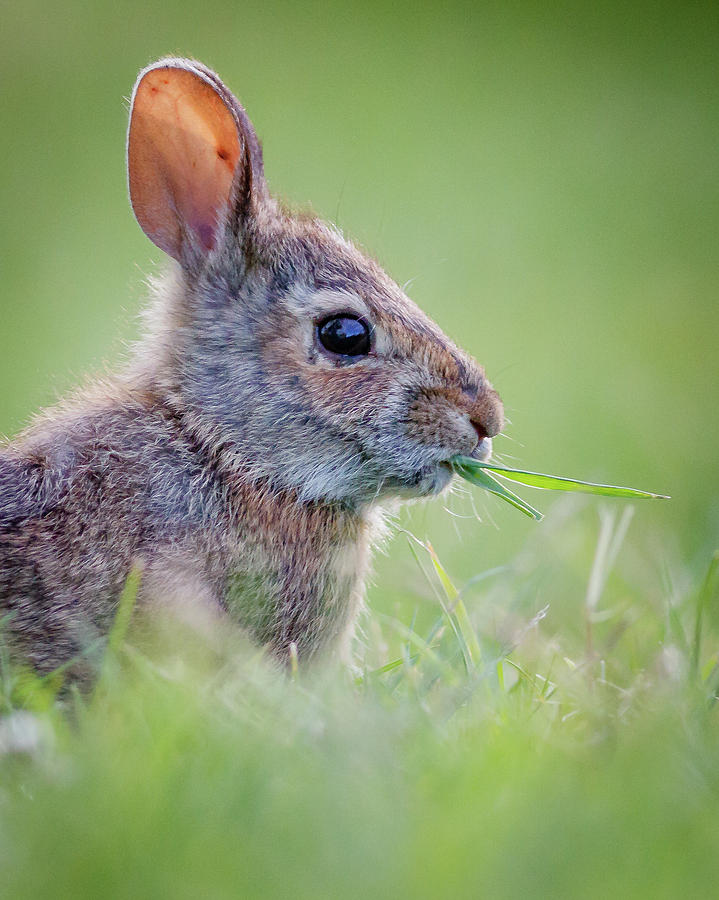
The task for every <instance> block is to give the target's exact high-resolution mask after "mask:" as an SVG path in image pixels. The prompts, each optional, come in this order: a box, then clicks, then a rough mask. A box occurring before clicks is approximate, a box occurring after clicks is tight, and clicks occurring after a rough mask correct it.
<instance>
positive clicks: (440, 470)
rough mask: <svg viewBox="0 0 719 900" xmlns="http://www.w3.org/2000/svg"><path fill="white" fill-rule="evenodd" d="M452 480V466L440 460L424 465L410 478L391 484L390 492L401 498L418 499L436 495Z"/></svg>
mask: <svg viewBox="0 0 719 900" xmlns="http://www.w3.org/2000/svg"><path fill="white" fill-rule="evenodd" d="M451 480H452V467H451V466H450V464H449V463H446V462H441V463H436V464H435V465H433V466H426V467H425V468H423V469H420V470H419V471H418V472H416V473H415V474H414V475H413V476H412V477H411V478H410V479H408V480H406V481H402V482H398V483H397V484H396V485H393V486H392V488H393V489H392V490H391V492H392V493H393V494H395V495H396V496H398V497H400V498H402V499H403V500H419V499H421V498H422V497H436V496H437V494H441V493H442V491H444V490H445V489H446V488H447V487H448V486H449V483H450V481H451Z"/></svg>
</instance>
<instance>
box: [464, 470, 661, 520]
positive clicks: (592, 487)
mask: <svg viewBox="0 0 719 900" xmlns="http://www.w3.org/2000/svg"><path fill="white" fill-rule="evenodd" d="M450 462H451V463H452V466H453V468H454V471H455V472H456V473H457V475H460V476H461V477H462V478H464V479H465V480H466V481H469V482H470V484H476V485H479V487H483V488H484V489H485V490H486V491H489V493H490V494H494V495H495V496H497V497H501V498H502V500H506V502H507V503H509V505H510V506H513V507H514V508H515V509H518V510H520V512H523V513H524V514H525V515H526V516H529V518H530V519H535V520H536V521H541V519H542V514H541V513H540V512H539V510H537V509H535V508H534V507H533V506H530V505H529V503H526V502H525V501H524V500H522V498H521V497H518V496H517V495H516V494H515V493H514V491H510V490H509V488H507V487H506V486H505V485H504V484H502V481H501V479H502V478H506V479H507V480H508V481H516V482H518V483H519V484H523V485H526V486H527V487H533V488H539V489H540V490H545V491H567V492H569V493H575V494H594V495H595V496H599V497H622V498H624V499H632V500H670V499H671V497H667V496H666V494H652V493H650V492H649V491H640V490H638V489H637V488H627V487H619V486H618V485H615V484H595V483H594V482H593V481H579V480H577V479H576V478H566V477H564V476H561V475H545V474H544V473H543V472H529V471H527V470H526V469H511V468H509V467H508V466H500V465H496V464H495V463H488V462H480V461H479V460H477V459H473V458H472V457H471V456H454V457H453V458H452V459H451V460H450ZM495 475H499V476H500V478H499V480H498V479H497V478H495Z"/></svg>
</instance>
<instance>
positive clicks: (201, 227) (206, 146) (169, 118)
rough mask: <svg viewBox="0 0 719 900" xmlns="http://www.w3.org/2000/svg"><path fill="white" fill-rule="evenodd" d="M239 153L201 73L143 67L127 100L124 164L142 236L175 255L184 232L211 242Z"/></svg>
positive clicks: (222, 108) (226, 116)
mask: <svg viewBox="0 0 719 900" xmlns="http://www.w3.org/2000/svg"><path fill="white" fill-rule="evenodd" d="M240 153H241V145H240V138H239V134H238V131H237V125H236V124H235V119H234V117H233V115H232V113H231V112H230V110H229V109H228V107H227V106H226V104H225V102H224V100H223V99H222V98H221V97H220V96H219V94H218V93H217V91H216V90H215V88H214V87H213V86H212V85H211V84H209V83H208V82H207V81H206V80H205V79H204V78H203V77H202V76H201V75H199V74H198V73H196V72H193V71H188V70H187V69H173V68H157V69H151V70H150V71H149V72H147V73H146V74H145V75H144V76H143V78H142V80H141V82H140V84H139V85H138V87H137V90H136V92H135V97H134V102H133V109H132V118H131V121H130V135H129V144H128V169H129V180H130V198H131V201H132V206H133V209H134V210H135V214H136V216H137V219H138V221H139V222H140V225H141V226H142V228H143V230H144V231H145V233H146V234H147V235H148V237H149V238H150V239H151V240H153V241H154V242H155V243H156V244H157V245H158V246H159V247H161V248H162V249H163V250H165V251H166V252H167V253H169V254H170V255H171V256H174V257H175V258H176V259H180V257H181V255H182V249H183V248H182V242H183V236H184V233H185V232H190V233H193V234H194V235H195V238H196V240H197V241H199V243H200V244H201V246H203V247H204V248H205V249H206V250H211V249H212V248H213V247H214V245H215V241H216V235H217V225H218V220H219V219H220V218H221V217H222V215H223V213H224V210H225V208H226V206H227V203H228V201H229V198H230V191H231V188H232V179H233V175H234V172H235V168H236V166H237V162H238V160H239V158H240Z"/></svg>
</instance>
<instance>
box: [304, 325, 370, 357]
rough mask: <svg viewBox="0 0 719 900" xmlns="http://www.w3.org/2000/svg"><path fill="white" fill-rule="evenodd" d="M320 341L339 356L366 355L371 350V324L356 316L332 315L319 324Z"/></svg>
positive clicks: (318, 334)
mask: <svg viewBox="0 0 719 900" xmlns="http://www.w3.org/2000/svg"><path fill="white" fill-rule="evenodd" d="M317 336H318V337H319V340H320V343H321V344H322V346H323V347H324V348H325V350H329V352H330V353H336V354H337V355H339V356H366V355H367V354H368V353H369V351H370V343H371V341H370V330H369V325H368V324H367V323H366V322H364V321H363V320H362V319H358V318H356V317H355V316H331V317H330V318H329V319H324V321H322V322H320V323H319V325H318V326H317Z"/></svg>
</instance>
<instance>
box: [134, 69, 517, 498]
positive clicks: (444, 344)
mask: <svg viewBox="0 0 719 900" xmlns="http://www.w3.org/2000/svg"><path fill="white" fill-rule="evenodd" d="M128 172H129V187H130V197H131V201H132V206H133V209H134V211H135V214H136V216H137V219H138V221H139V223H140V225H141V227H142V228H143V230H144V231H145V233H146V234H147V235H148V237H150V239H151V240H152V241H154V242H155V244H157V246H159V247H160V248H161V249H162V250H164V251H165V252H166V253H168V254H169V255H170V256H172V257H174V259H175V260H177V262H178V263H179V267H177V269H176V274H175V278H174V279H173V281H172V287H171V288H167V289H165V291H164V300H161V301H158V305H159V306H160V307H161V308H162V314H161V315H160V316H157V317H156V320H157V322H158V324H157V325H156V327H155V329H154V335H153V336H152V337H151V338H150V339H148V342H147V343H146V344H145V345H144V347H143V349H141V351H140V352H141V354H144V355H145V357H146V358H145V359H144V360H143V361H142V365H143V366H144V367H145V369H146V371H147V370H148V369H149V370H150V372H152V375H153V377H154V379H155V383H156V386H157V387H158V388H160V389H162V390H163V391H164V393H165V395H166V396H167V397H168V398H171V399H172V400H173V402H174V405H175V407H176V408H178V409H180V410H181V411H182V412H183V414H185V415H187V416H188V418H190V419H191V421H192V422H194V423H195V426H196V427H198V428H203V429H204V431H205V433H206V434H211V435H212V440H213V441H214V442H215V444H216V446H218V447H221V449H222V452H223V454H225V456H229V457H230V458H231V459H232V460H233V461H234V464H235V466H236V467H237V468H239V469H241V470H242V471H243V472H244V473H245V474H246V476H247V477H251V478H266V479H269V480H270V482H271V483H273V484H275V485H277V486H279V487H282V488H285V489H286V488H289V489H293V490H296V491H297V492H299V494H300V495H301V497H302V498H303V499H305V500H334V501H337V500H339V501H342V502H345V503H350V504H357V503H363V502H366V501H369V500H372V499H374V498H375V497H382V496H387V495H395V496H410V497H411V496H426V495H430V494H433V493H436V492H438V491H440V490H441V489H442V488H443V487H445V486H446V485H447V484H448V482H449V480H450V479H451V475H452V472H451V468H450V466H449V464H448V460H449V459H450V457H452V456H453V455H454V454H457V453H463V454H472V453H474V454H475V455H479V456H486V455H488V453H489V451H490V449H491V438H492V437H493V436H494V435H495V434H497V432H498V431H499V430H500V429H501V427H502V405H501V402H500V400H499V398H498V396H497V394H496V392H495V391H494V390H493V389H492V387H491V385H490V384H489V382H488V381H487V379H486V377H485V375H484V371H483V369H482V368H481V367H480V366H479V365H477V363H475V362H474V361H473V360H472V359H471V358H470V357H469V356H468V355H467V354H465V353H464V352H463V351H462V350H460V349H459V348H458V347H456V346H455V345H454V344H453V343H452V342H451V341H450V340H449V339H448V338H447V337H446V336H445V335H444V334H443V333H442V331H441V330H440V329H439V328H438V327H437V325H435V324H434V322H432V321H431V320H430V319H429V318H428V317H427V316H426V315H424V313H422V311H421V310H420V309H418V307H417V306H415V304H414V303H412V301H411V300H409V299H408V298H407V297H406V296H405V294H404V293H403V292H402V291H401V290H400V288H399V287H398V286H397V285H396V284H395V283H394V282H393V281H392V280H391V279H390V278H389V277H388V276H387V274H386V273H385V272H384V271H383V270H382V269H381V268H380V267H379V266H378V265H377V264H376V263H375V262H374V261H372V260H371V259H368V258H367V257H366V256H364V255H363V254H362V253H360V252H359V251H358V250H357V249H356V248H355V247H354V246H353V245H352V244H350V243H349V242H348V241H346V240H345V239H344V238H343V237H342V235H341V234H340V233H339V232H338V231H337V230H336V229H334V228H332V227H330V226H327V225H325V224H324V223H322V222H320V221H318V220H317V219H314V218H311V217H307V216H295V215H291V214H289V213H288V212H286V211H285V210H284V209H283V208H282V207H281V206H280V204H278V203H277V202H276V201H275V200H274V199H272V198H271V197H270V195H269V193H268V190H267V187H266V183H265V178H264V172H263V165H262V154H261V149H260V145H259V142H258V140H257V138H256V136H255V133H254V130H253V128H252V125H251V123H250V121H249V119H248V118H247V115H246V113H245V111H244V109H243V108H242V106H241V105H240V104H239V103H238V101H237V100H236V99H235V98H234V97H233V95H232V94H231V93H230V92H229V91H228V90H227V88H226V87H225V86H224V85H223V84H222V82H221V81H220V80H219V79H218V77H217V76H216V75H215V74H214V73H212V72H211V71H209V70H207V69H206V68H204V67H203V66H202V65H200V64H199V63H196V62H192V61H187V60H177V59H168V60H162V61H160V62H158V63H156V64H154V65H152V66H150V67H149V68H147V69H145V70H144V71H143V72H142V73H141V74H140V76H139V78H138V81H137V84H136V86H135V91H134V94H133V98H132V111H131V118H130V128H129V136H128ZM149 357H152V358H149Z"/></svg>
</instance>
